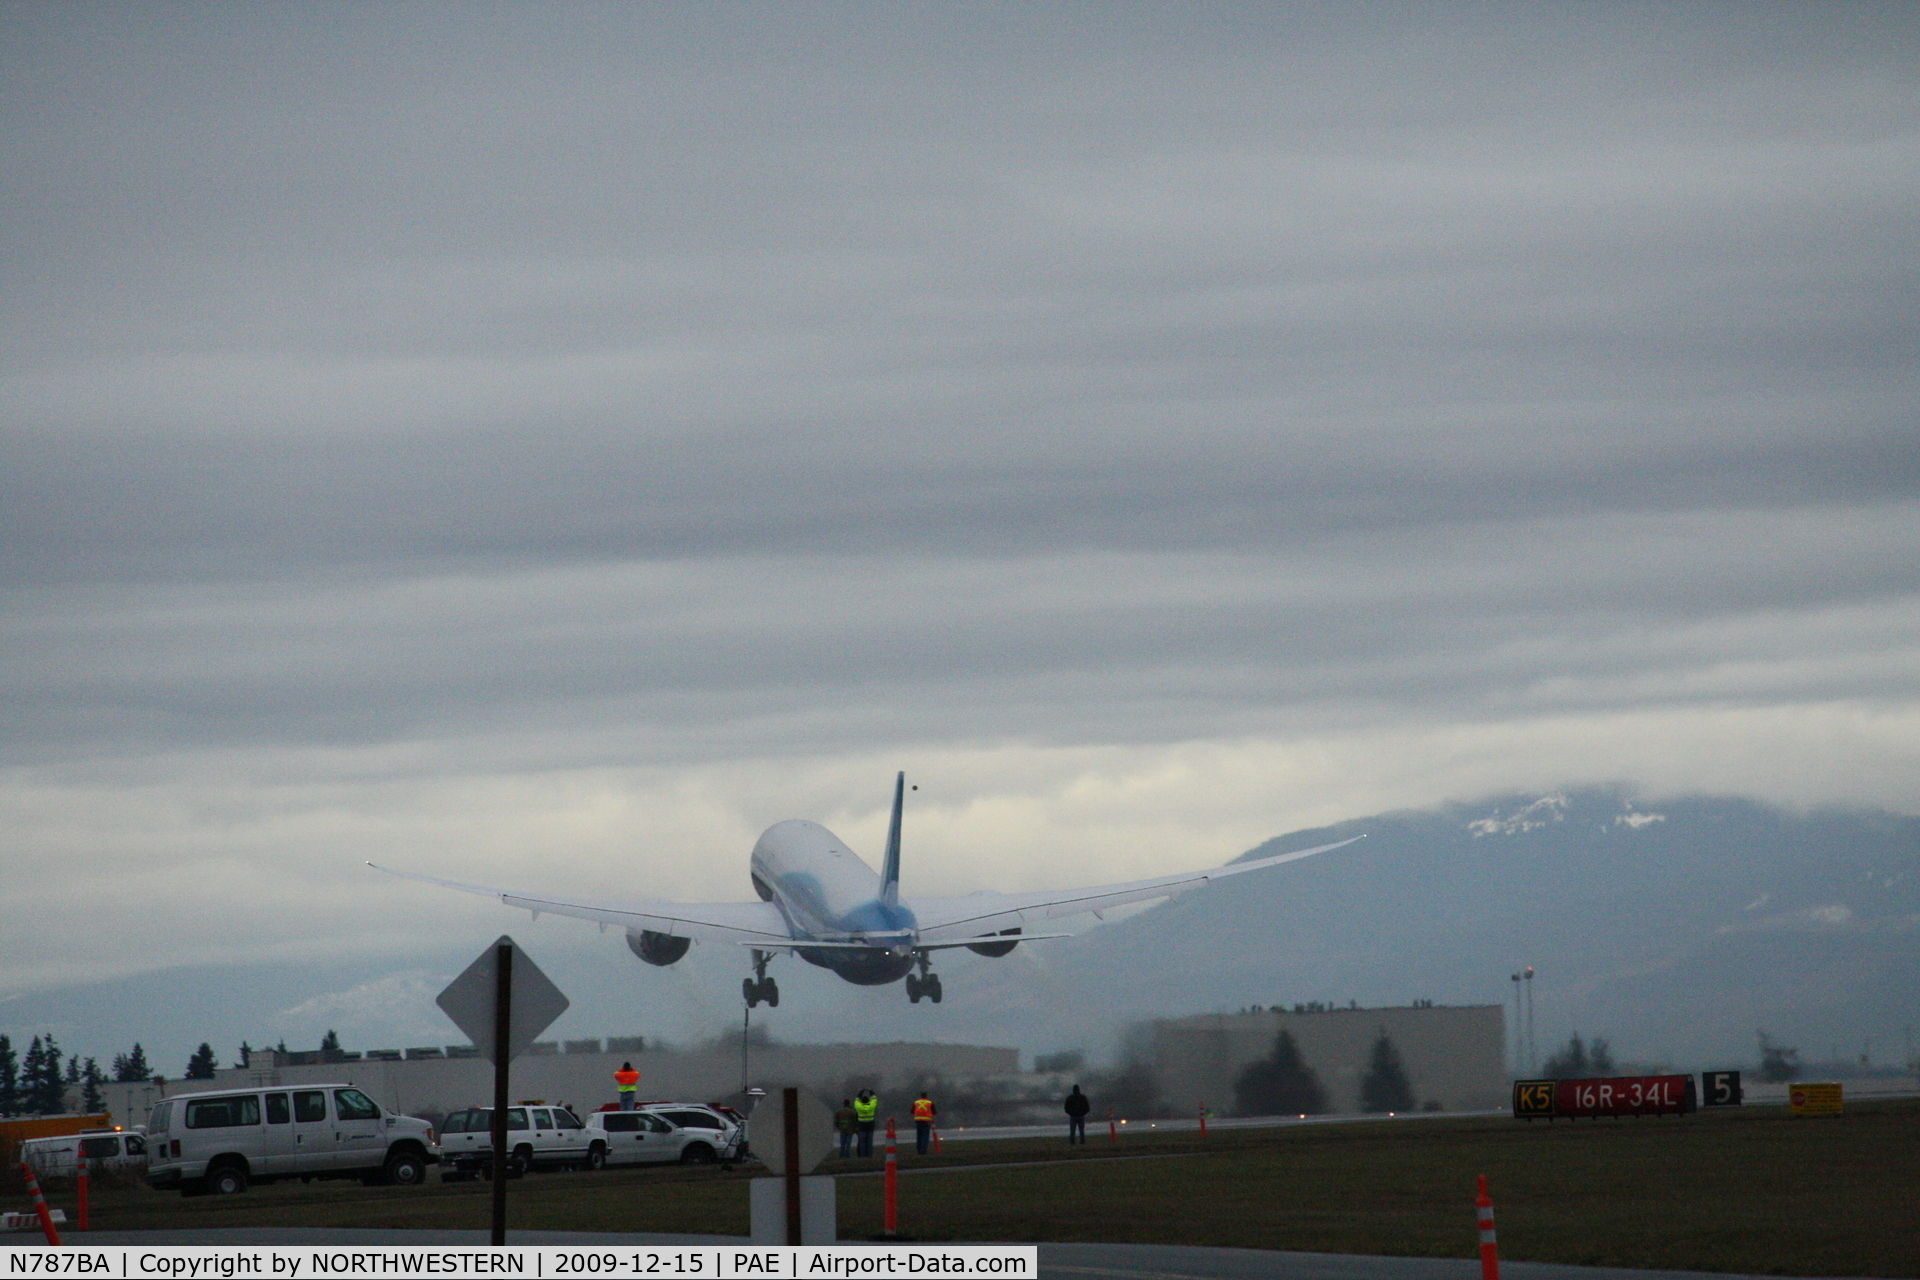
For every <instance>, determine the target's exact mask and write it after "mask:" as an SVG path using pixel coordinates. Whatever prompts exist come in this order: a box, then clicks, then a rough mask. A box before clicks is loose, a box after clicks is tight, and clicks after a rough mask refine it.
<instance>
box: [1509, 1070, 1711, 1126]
mask: <svg viewBox="0 0 1920 1280" xmlns="http://www.w3.org/2000/svg"><path fill="white" fill-rule="evenodd" d="M1696 1096H1697V1095H1696V1094H1695V1092H1694V1085H1693V1077H1692V1076H1612V1077H1609V1078H1607V1079H1596V1080H1516V1081H1514V1085H1513V1114H1514V1115H1515V1116H1516V1117H1518V1118H1520V1119H1528V1120H1531V1119H1545V1120H1551V1119H1555V1118H1558V1117H1561V1116H1565V1117H1567V1118H1569V1119H1573V1118H1578V1117H1583V1116H1680V1115H1685V1114H1687V1113H1688V1112H1689V1111H1692V1110H1693V1109H1694V1106H1695V1098H1696Z"/></svg>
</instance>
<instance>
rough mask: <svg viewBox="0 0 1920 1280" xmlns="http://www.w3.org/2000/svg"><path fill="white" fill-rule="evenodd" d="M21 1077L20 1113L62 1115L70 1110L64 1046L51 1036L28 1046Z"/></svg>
mask: <svg viewBox="0 0 1920 1280" xmlns="http://www.w3.org/2000/svg"><path fill="white" fill-rule="evenodd" d="M22 1067H23V1069H22V1071H21V1073H20V1092H21V1095H22V1096H21V1099H20V1109H21V1110H22V1111H31V1112H33V1113H34V1114H35V1115H42V1116H46V1115H59V1114H60V1113H61V1112H63V1111H65V1110H66V1109H67V1086H66V1084H65V1083H64V1082H63V1081H62V1080H61V1079H60V1045H59V1044H58V1043H57V1042H56V1041H55V1040H54V1038H53V1035H52V1033H51V1032H49V1033H48V1034H47V1035H45V1036H44V1037H43V1036H35V1037H34V1038H33V1041H32V1043H30V1044H29V1045H28V1046H27V1056H26V1060H25V1062H24V1063H23V1064H22Z"/></svg>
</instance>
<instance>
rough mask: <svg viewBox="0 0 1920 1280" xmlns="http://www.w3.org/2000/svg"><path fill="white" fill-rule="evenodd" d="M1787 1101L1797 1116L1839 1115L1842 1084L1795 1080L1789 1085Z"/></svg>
mask: <svg viewBox="0 0 1920 1280" xmlns="http://www.w3.org/2000/svg"><path fill="white" fill-rule="evenodd" d="M1787 1102H1788V1103H1789V1105H1790V1106H1791V1108H1792V1110H1793V1114H1795V1115H1797V1116H1837V1115H1839V1114H1840V1084H1839V1082H1838V1081H1833V1082H1829V1083H1821V1084H1811V1083H1805V1082H1795V1083H1793V1084H1790V1085H1788V1086H1787Z"/></svg>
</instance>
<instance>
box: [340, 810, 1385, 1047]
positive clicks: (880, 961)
mask: <svg viewBox="0 0 1920 1280" xmlns="http://www.w3.org/2000/svg"><path fill="white" fill-rule="evenodd" d="M906 782H907V775H906V774H905V773H901V774H900V775H899V776H898V777H896V778H895V779H894V784H893V817H892V820H891V821H890V822H889V823H888V826H887V848H886V855H885V858H884V859H883V860H882V863H881V868H880V872H879V874H877V875H876V874H875V873H874V870H873V868H872V867H870V866H868V865H867V864H866V863H865V862H864V861H862V860H861V859H860V858H859V857H857V856H855V855H854V853H853V852H852V851H851V850H849V849H848V848H847V845H846V842H845V841H843V840H841V839H840V837H838V836H836V835H834V834H833V832H831V831H829V830H827V829H826V828H825V827H823V826H821V825H820V824H819V823H816V822H808V821H806V820H804V819H799V818H794V819H788V820H787V821H785V822H776V823H774V824H773V825H772V826H771V827H768V828H767V829H766V831H765V832H763V833H762V834H761V836H760V839H759V840H758V841H757V842H756V843H755V844H754V846H753V857H752V860H751V863H750V872H751V878H752V881H753V888H754V892H755V893H757V894H759V896H760V900H759V901H758V902H714V903H682V902H664V901H657V900H655V901H641V902H633V903H616V902H581V901H571V900H567V899H563V898H555V897H550V896H547V895H544V894H534V893H521V892H518V891H516V890H511V889H496V888H492V887H490V886H488V885H479V884H468V883H466V882H464V881H460V880H443V879H441V878H439V877H438V876H426V875H420V874H418V873H416V872H412V871H397V870H395V869H393V868H392V867H382V866H380V865H379V864H378V863H373V862H369V863H367V865H368V866H370V867H372V868H374V870H376V871H384V872H386V873H387V874H389V875H395V876H403V877H405V878H406V879H409V880H419V881H423V882H425V883H427V884H437V885H440V886H442V887H443V888H447V889H458V890H460V891H462V892H464V893H476V894H479V895H481V896H483V897H488V898H496V899H498V900H499V901H500V902H501V903H502V904H504V905H506V906H509V907H520V908H523V909H525V910H527V911H531V912H532V913H533V916H534V918H535V919H536V920H537V919H539V917H540V915H541V913H542V912H551V913H552V914H554V915H561V916H573V917H577V918H579V919H582V920H592V921H595V922H597V923H598V924H599V925H600V928H601V931H602V932H605V931H606V927H607V926H608V925H610V924H611V925H618V926H620V927H622V928H624V929H625V930H626V934H627V946H628V947H629V948H630V949H631V950H632V951H633V953H634V954H635V955H636V956H638V957H640V959H642V960H644V961H646V962H647V963H648V964H652V965H670V964H673V963H675V962H677V961H678V960H679V959H680V958H681V957H682V956H684V955H686V954H687V950H688V948H689V947H691V946H692V945H693V942H694V940H695V939H702V940H706V941H713V942H731V943H735V944H737V945H739V946H743V947H746V948H747V949H749V950H750V951H751V952H752V963H753V976H752V977H750V978H745V979H742V981H741V983H740V994H741V996H742V997H743V998H744V999H745V1000H746V1002H747V1008H749V1009H751V1008H753V1007H754V1006H756V1005H758V1004H761V1003H763V1002H764V1003H765V1004H766V1005H767V1006H768V1007H769V1008H777V1007H778V1006H779V1004H780V987H779V985H778V984H777V983H776V982H775V981H774V980H773V979H772V978H770V977H768V976H767V965H768V963H769V962H770V961H771V960H772V959H773V957H774V955H776V954H777V953H779V952H783V951H784V952H790V953H792V954H793V955H796V956H799V957H800V959H802V960H804V961H806V962H807V963H808V964H812V965H818V966H819V967H820V968H823V969H829V970H832V971H833V972H834V973H836V974H838V975H839V976H840V977H841V978H844V979H845V980H846V981H848V982H851V983H854V984H856V985H859V986H865V987H878V986H886V985H888V984H891V983H894V982H898V981H899V980H900V979H901V978H903V977H904V978H905V979H906V988H907V999H908V1000H909V1001H911V1002H912V1003H914V1004H919V1003H920V1001H921V999H922V998H923V997H924V998H925V999H927V1000H928V1001H929V1002H931V1003H933V1004H939V1003H940V998H941V995H942V991H941V987H940V975H939V974H937V973H935V972H933V959H932V957H933V953H934V952H935V951H943V950H948V949H950V948H954V947H965V948H967V950H969V951H972V952H974V953H976V954H978V955H983V956H993V957H998V956H1004V955H1007V954H1009V953H1010V952H1012V950H1013V949H1014V948H1015V947H1017V946H1019V945H1020V944H1021V943H1022V942H1031V941H1034V940H1035V939H1040V938H1064V937H1069V936H1071V935H1069V934H1064V933H1027V932H1025V930H1026V928H1027V927H1028V926H1029V925H1030V924H1032V923H1033V922H1035V921H1038V920H1050V919H1054V918H1056V917H1059V916H1069V915H1079V914H1092V915H1094V916H1095V917H1101V913H1102V912H1104V911H1106V910H1107V909H1108V908H1110V907H1118V906H1123V905H1125V904H1127V903H1132V902H1146V901H1150V900H1151V899H1154V898H1170V897H1172V896H1174V895H1175V894H1178V893H1181V892H1184V891H1185V890H1188V889H1194V888H1199V887H1202V886H1204V885H1207V884H1210V883H1212V882H1213V881H1215V880H1222V879H1225V878H1227V877H1229V876H1238V875H1245V874H1246V873H1247V872H1250V871H1261V870H1264V869H1266V868H1268V867H1277V866H1279V865H1280V864H1281V863H1283V862H1297V861H1299V860H1300V859H1301V858H1310V857H1312V856H1313V855H1315V854H1317V853H1326V852H1328V851H1329V850H1332V849H1338V848H1341V847H1343V846H1345V845H1349V844H1352V843H1353V842H1354V841H1355V840H1359V839H1361V838H1362V837H1360V836H1353V837H1351V838H1349V839H1346V840H1340V841H1336V842H1335V843H1333V844H1323V845H1320V846H1318V847H1317V848H1313V849H1301V850H1298V851H1297V852H1294V853H1282V854H1278V855H1276V856H1274V857H1270V858H1256V859H1254V860H1253V861H1251V862H1235V863H1229V864H1228V865H1227V866H1224V867H1212V868H1209V869H1207V870H1204V871H1188V872H1180V873H1177V874H1174V875H1169V876H1154V877H1152V878H1151V879H1147V880H1129V881H1126V882H1125V883H1122V884H1106V885H1096V886H1094V887H1092V888H1085V889H1046V890H1035V891H1032V892H1028V893H990V892H987V891H984V890H983V891H980V892H977V893H971V894H967V895H965V896H963V897H957V898H914V899H903V898H901V896H900V818H901V812H902V809H903V808H904V805H905V801H906Z"/></svg>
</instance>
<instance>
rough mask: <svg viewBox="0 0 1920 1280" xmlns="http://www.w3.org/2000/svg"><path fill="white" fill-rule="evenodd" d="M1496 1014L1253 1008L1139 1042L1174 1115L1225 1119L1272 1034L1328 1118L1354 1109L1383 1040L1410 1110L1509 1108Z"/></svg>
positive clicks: (1186, 1023) (1268, 1049)
mask: <svg viewBox="0 0 1920 1280" xmlns="http://www.w3.org/2000/svg"><path fill="white" fill-rule="evenodd" d="M1503 1013H1504V1010H1503V1009H1502V1007H1501V1006H1500V1005H1497V1004H1491V1005H1469V1006H1464V1007H1445V1006H1438V1005H1430V1004H1420V1005H1414V1006H1409V1007H1403V1008H1389V1009H1361V1008H1352V1007H1350V1008H1345V1009H1340V1008H1333V1007H1322V1006H1303V1007H1300V1008H1298V1009H1297V1010H1280V1009H1253V1010H1250V1011H1247V1012H1244V1013H1237V1014H1232V1013H1213V1014H1203V1015H1201V1016H1199V1017H1193V1018H1175V1019H1168V1020H1163V1021H1158V1022H1153V1023H1150V1024H1148V1028H1147V1037H1146V1039H1147V1044H1148V1045H1150V1048H1149V1049H1148V1056H1149V1060H1150V1061H1151V1063H1152V1066H1153V1068H1154V1073H1155V1076H1156V1078H1157V1083H1158V1085H1159V1089H1160V1097H1161V1100H1162V1103H1163V1105H1164V1106H1165V1107H1166V1108H1167V1109H1168V1110H1169V1111H1170V1112H1172V1113H1174V1114H1188V1113H1191V1112H1192V1111H1194V1110H1195V1109H1197V1108H1198V1107H1199V1106H1200V1105H1201V1104H1203V1103H1204V1104H1205V1105H1206V1106H1207V1107H1208V1109H1209V1110H1211V1111H1213V1112H1214V1113H1216V1114H1219V1115H1227V1114H1231V1113H1232V1112H1233V1111H1234V1110H1235V1090H1234V1083H1235V1081H1237V1080H1238V1079H1239V1078H1240V1075H1241V1073H1242V1072H1244V1071H1245V1070H1246V1069H1247V1067H1248V1066H1249V1065H1251V1064H1252V1063H1254V1062H1256V1061H1258V1060H1260V1059H1262V1058H1266V1057H1268V1056H1270V1055H1271V1054H1272V1052H1273V1047H1274V1041H1275V1039H1276V1037H1277V1036H1278V1035H1279V1033H1280V1032H1282V1031H1285V1032H1287V1033H1289V1034H1290V1035H1291V1036H1292V1037H1293V1041H1294V1045H1295V1046H1296V1047H1297V1048H1298V1049H1299V1052H1300V1057H1301V1060H1302V1061H1303V1063H1304V1064H1305V1066H1306V1067H1307V1068H1309V1069H1310V1070H1311V1071H1312V1072H1313V1073H1314V1075H1315V1076H1317V1077H1318V1078H1319V1081H1320V1085H1321V1087H1322V1088H1323V1089H1324V1090H1325V1091H1326V1096H1327V1104H1328V1106H1329V1108H1330V1109H1331V1110H1333V1111H1335V1112H1358V1111H1360V1110H1362V1109H1363V1108H1362V1106H1361V1102H1360V1083H1361V1081H1362V1079H1363V1078H1365V1076H1366V1074H1367V1067H1368V1063H1369V1061H1370V1059H1371V1058H1372V1055H1373V1046H1374V1043H1375V1042H1376V1041H1377V1040H1378V1039H1379V1038H1380V1037H1381V1036H1383V1035H1384V1036H1386V1037H1387V1038H1388V1039H1389V1040H1391V1041H1392V1042H1393V1046H1394V1048H1395V1049H1397V1050H1398V1051H1399V1053H1400V1059H1401V1062H1402V1064H1403V1066H1404V1068H1405V1071H1406V1076H1407V1079H1408V1081H1409V1082H1410V1083H1411V1084H1412V1086H1413V1095H1414V1098H1415V1104H1416V1106H1418V1107H1420V1108H1422V1109H1427V1110H1444V1111H1485V1110H1497V1109H1499V1108H1502V1107H1505V1106H1506V1105H1507V1104H1508V1101H1509V1099H1508V1088H1509V1086H1508V1076H1507V1069H1506V1057H1505V1045H1506V1020H1505V1018H1504V1016H1503Z"/></svg>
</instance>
